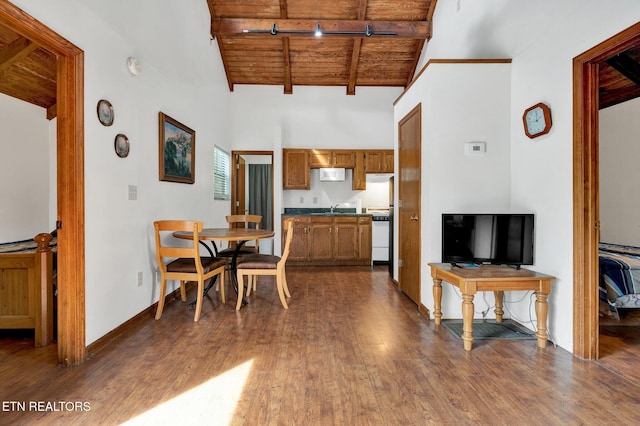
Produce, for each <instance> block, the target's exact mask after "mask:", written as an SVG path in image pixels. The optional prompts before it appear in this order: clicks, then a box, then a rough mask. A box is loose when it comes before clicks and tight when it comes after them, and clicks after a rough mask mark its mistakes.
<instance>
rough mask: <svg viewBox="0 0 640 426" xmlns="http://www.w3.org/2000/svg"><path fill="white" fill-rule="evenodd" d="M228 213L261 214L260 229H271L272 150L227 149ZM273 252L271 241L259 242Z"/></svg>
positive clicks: (264, 248)
mask: <svg viewBox="0 0 640 426" xmlns="http://www.w3.org/2000/svg"><path fill="white" fill-rule="evenodd" d="M231 214H255V215H259V216H262V222H261V224H260V228H261V229H269V230H273V229H275V228H274V223H273V220H274V217H273V151H231ZM259 243H260V252H261V253H268V254H273V240H272V239H264V240H262V241H259Z"/></svg>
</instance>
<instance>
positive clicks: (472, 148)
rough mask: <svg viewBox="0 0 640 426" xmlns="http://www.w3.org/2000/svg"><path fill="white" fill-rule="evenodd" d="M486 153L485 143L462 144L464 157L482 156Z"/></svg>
mask: <svg viewBox="0 0 640 426" xmlns="http://www.w3.org/2000/svg"><path fill="white" fill-rule="evenodd" d="M486 152H487V144H486V142H467V143H465V144H464V153H465V154H466V155H483V154H484V153H486Z"/></svg>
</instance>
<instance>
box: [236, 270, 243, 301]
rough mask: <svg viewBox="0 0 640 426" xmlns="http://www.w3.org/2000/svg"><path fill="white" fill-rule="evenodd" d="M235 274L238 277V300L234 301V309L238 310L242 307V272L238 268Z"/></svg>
mask: <svg viewBox="0 0 640 426" xmlns="http://www.w3.org/2000/svg"><path fill="white" fill-rule="evenodd" d="M236 276H237V278H238V301H237V302H236V311H239V310H240V308H241V307H242V298H243V297H244V296H243V294H242V293H243V292H244V274H243V273H242V270H240V269H238V271H237V272H236Z"/></svg>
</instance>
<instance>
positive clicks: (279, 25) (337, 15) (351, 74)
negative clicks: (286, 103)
mask: <svg viewBox="0 0 640 426" xmlns="http://www.w3.org/2000/svg"><path fill="white" fill-rule="evenodd" d="M207 3H208V5H209V11H210V13H211V35H212V36H213V37H214V38H215V39H216V40H217V42H218V46H219V48H220V54H221V55H222V60H223V62H224V68H225V72H226V75H227V81H228V83H229V88H230V90H232V91H233V87H234V86H235V85H238V84H263V85H264V84H266V85H277V86H282V87H283V92H284V93H287V94H288V93H293V91H294V87H295V86H344V87H345V90H346V93H347V94H350V95H353V94H355V92H356V87H358V86H384V87H406V86H407V85H408V84H409V83H410V82H411V79H412V78H413V75H414V73H415V71H416V67H417V65H418V61H419V59H420V53H421V52H422V48H423V46H424V43H425V41H427V40H428V39H429V38H430V37H431V18H432V16H433V12H434V9H435V5H436V0H402V1H398V0H326V1H319V0H208V1H207ZM317 29H319V32H320V33H322V34H321V35H319V34H318V35H316V30H317Z"/></svg>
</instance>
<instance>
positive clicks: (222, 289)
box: [218, 269, 227, 304]
mask: <svg viewBox="0 0 640 426" xmlns="http://www.w3.org/2000/svg"><path fill="white" fill-rule="evenodd" d="M218 285H219V286H220V300H221V301H222V303H223V304H224V303H227V301H226V297H225V294H224V292H225V287H226V283H225V282H224V269H223V270H222V271H221V272H220V273H219V274H218Z"/></svg>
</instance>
